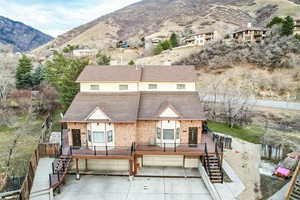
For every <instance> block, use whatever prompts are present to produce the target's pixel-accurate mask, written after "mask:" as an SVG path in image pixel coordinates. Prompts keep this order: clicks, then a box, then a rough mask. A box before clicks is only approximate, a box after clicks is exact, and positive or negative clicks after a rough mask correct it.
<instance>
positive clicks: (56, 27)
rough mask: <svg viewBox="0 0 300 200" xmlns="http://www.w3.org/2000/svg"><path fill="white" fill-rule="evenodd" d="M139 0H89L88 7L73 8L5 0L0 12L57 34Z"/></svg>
mask: <svg viewBox="0 0 300 200" xmlns="http://www.w3.org/2000/svg"><path fill="white" fill-rule="evenodd" d="M137 1H139V0H126V1H125V0H110V1H107V0H105V1H101V0H100V1H99V0H89V1H86V2H88V3H86V4H85V5H84V6H81V7H77V6H74V7H71V6H69V5H68V4H66V5H65V6H62V5H59V4H48V3H38V4H37V3H35V4H30V3H26V4H24V3H23V4H22V3H16V2H14V1H12V0H1V1H0V15H2V16H4V17H7V18H10V19H13V20H16V21H21V22H23V23H24V24H27V25H30V26H32V27H34V28H36V29H39V30H41V31H43V32H45V33H47V34H49V35H52V36H57V35H59V34H62V33H64V32H66V31H68V30H70V29H72V28H74V27H76V26H79V25H81V24H84V23H87V22H89V21H91V20H93V19H96V18H98V17H100V16H102V15H105V14H108V13H110V12H112V11H115V10H117V9H120V8H122V7H125V6H127V5H130V4H132V3H135V2H137Z"/></svg>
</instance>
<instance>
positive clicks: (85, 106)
mask: <svg viewBox="0 0 300 200" xmlns="http://www.w3.org/2000/svg"><path fill="white" fill-rule="evenodd" d="M139 98H140V94H139V93H138V92H134V93H88V92H80V93H78V94H77V95H76V97H75V98H74V100H73V102H72V104H71V106H70V107H69V109H68V110H67V112H66V114H65V115H64V118H63V120H62V121H63V122H88V121H89V120H88V119H87V117H88V116H89V115H90V114H91V112H93V111H94V110H95V108H97V107H98V108H99V109H101V111H103V112H104V113H105V114H106V115H107V116H108V117H109V118H110V121H111V122H135V121H136V119H137V113H138V106H139Z"/></svg>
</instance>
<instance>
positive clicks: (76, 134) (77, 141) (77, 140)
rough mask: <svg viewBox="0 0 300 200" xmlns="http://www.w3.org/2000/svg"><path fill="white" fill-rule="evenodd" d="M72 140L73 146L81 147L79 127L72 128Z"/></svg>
mask: <svg viewBox="0 0 300 200" xmlns="http://www.w3.org/2000/svg"><path fill="white" fill-rule="evenodd" d="M72 141H73V146H74V147H81V138H80V129H72Z"/></svg>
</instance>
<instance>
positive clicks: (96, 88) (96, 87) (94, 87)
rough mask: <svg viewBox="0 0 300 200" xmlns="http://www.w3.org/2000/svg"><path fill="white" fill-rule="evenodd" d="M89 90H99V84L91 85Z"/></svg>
mask: <svg viewBox="0 0 300 200" xmlns="http://www.w3.org/2000/svg"><path fill="white" fill-rule="evenodd" d="M91 90H99V85H91Z"/></svg>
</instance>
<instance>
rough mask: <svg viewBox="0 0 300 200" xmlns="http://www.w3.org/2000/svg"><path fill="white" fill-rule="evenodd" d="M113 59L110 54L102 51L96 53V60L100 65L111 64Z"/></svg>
mask: <svg viewBox="0 0 300 200" xmlns="http://www.w3.org/2000/svg"><path fill="white" fill-rule="evenodd" d="M110 61H111V57H110V56H106V55H104V54H102V53H100V52H99V53H97V55H96V62H97V64H98V65H109V64H110Z"/></svg>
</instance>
